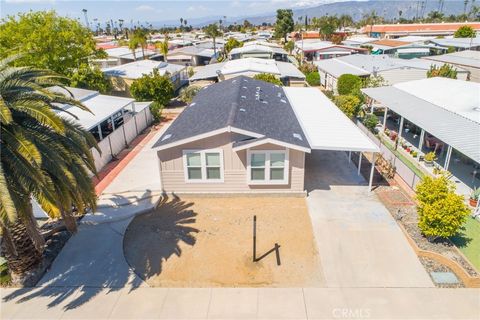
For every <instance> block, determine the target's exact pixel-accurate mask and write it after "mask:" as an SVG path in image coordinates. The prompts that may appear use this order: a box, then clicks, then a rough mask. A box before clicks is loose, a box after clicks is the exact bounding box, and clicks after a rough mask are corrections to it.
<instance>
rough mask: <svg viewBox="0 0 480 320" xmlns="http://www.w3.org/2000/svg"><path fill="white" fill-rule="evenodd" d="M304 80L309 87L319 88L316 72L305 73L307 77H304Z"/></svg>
mask: <svg viewBox="0 0 480 320" xmlns="http://www.w3.org/2000/svg"><path fill="white" fill-rule="evenodd" d="M305 80H306V81H307V83H308V84H309V85H311V86H319V85H320V74H319V73H318V71H313V72H310V73H307V76H306V77H305Z"/></svg>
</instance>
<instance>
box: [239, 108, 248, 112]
mask: <svg viewBox="0 0 480 320" xmlns="http://www.w3.org/2000/svg"><path fill="white" fill-rule="evenodd" d="M238 111H240V112H246V111H247V110H245V108H240V109H238Z"/></svg>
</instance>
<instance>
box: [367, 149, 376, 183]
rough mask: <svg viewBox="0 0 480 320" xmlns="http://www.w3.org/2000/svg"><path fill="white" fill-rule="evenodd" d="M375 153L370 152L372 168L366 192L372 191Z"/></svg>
mask: <svg viewBox="0 0 480 320" xmlns="http://www.w3.org/2000/svg"><path fill="white" fill-rule="evenodd" d="M375 155H376V153H375V152H373V153H372V169H371V170H370V180H369V181H368V192H372V183H373V173H374V172H375Z"/></svg>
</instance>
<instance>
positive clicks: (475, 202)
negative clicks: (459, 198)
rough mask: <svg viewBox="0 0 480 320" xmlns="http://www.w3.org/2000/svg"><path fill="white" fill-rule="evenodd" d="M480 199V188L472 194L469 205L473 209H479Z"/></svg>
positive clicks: (475, 189)
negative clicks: (479, 201)
mask: <svg viewBox="0 0 480 320" xmlns="http://www.w3.org/2000/svg"><path fill="white" fill-rule="evenodd" d="M479 199H480V188H474V189H473V190H472V193H471V194H470V199H469V203H470V205H471V206H472V207H474V208H475V207H477V205H478V200H479Z"/></svg>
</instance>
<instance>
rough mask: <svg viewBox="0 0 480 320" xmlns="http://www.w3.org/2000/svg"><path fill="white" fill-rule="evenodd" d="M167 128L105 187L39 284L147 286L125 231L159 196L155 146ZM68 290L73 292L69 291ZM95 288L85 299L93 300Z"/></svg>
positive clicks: (85, 295) (109, 286)
mask: <svg viewBox="0 0 480 320" xmlns="http://www.w3.org/2000/svg"><path fill="white" fill-rule="evenodd" d="M164 130H166V127H164V128H163V129H162V130H160V131H159V132H157V134H156V135H155V136H154V137H153V138H152V139H151V140H150V141H149V142H148V143H147V144H146V145H145V146H144V147H143V149H142V150H141V151H140V152H139V153H138V154H137V156H136V157H135V158H134V159H133V160H131V162H130V163H129V164H128V166H127V167H126V168H125V169H124V170H123V171H122V172H121V173H120V174H119V175H118V176H117V177H116V178H115V179H114V180H113V181H112V183H111V184H110V185H109V186H108V187H107V188H106V189H105V190H104V192H103V193H102V195H101V196H100V198H99V201H98V209H97V212H95V214H89V215H87V216H85V217H84V218H83V219H82V220H81V223H80V226H79V230H78V233H77V234H75V235H74V236H72V238H71V239H70V240H69V241H68V242H67V244H66V245H65V247H64V248H63V249H62V251H61V252H60V254H59V255H58V256H57V258H56V259H55V261H54V262H53V264H52V266H51V268H50V270H49V271H48V272H47V273H46V274H45V276H44V277H43V278H42V279H41V280H40V282H39V283H38V285H39V286H53V287H95V288H99V289H97V290H96V291H100V290H101V288H105V287H107V288H113V290H117V289H120V288H123V287H127V288H138V287H140V286H143V285H145V284H144V283H143V280H141V279H140V278H139V277H138V276H137V275H136V274H135V273H134V272H133V271H132V270H131V269H130V267H129V266H128V264H127V262H126V261H125V257H124V254H123V235H124V233H125V230H126V228H127V227H128V224H129V223H130V221H131V219H133V217H134V216H135V215H136V214H140V213H142V212H145V211H149V210H151V209H152V208H154V207H155V205H156V203H157V202H158V200H159V199H160V194H161V190H160V174H159V166H158V162H157V157H156V154H155V151H154V150H153V149H152V146H153V144H154V143H155V142H156V141H157V140H158V138H159V137H160V136H161V134H162V133H163V131H164ZM68 292H69V294H73V293H72V292H70V291H68ZM90 293H92V292H91V290H89V291H85V293H84V294H83V295H84V297H83V298H82V299H85V300H89V299H90V298H91V297H89V296H88V295H89V294H90Z"/></svg>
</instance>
